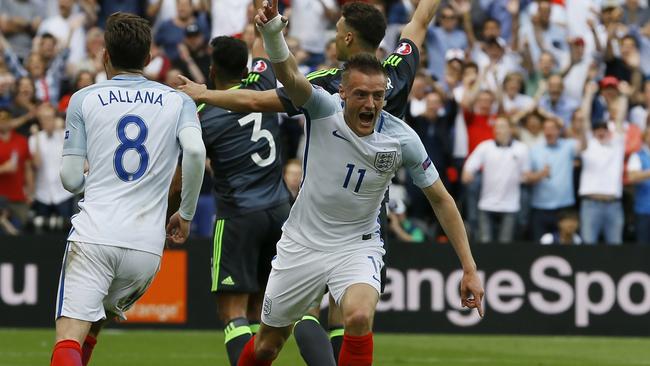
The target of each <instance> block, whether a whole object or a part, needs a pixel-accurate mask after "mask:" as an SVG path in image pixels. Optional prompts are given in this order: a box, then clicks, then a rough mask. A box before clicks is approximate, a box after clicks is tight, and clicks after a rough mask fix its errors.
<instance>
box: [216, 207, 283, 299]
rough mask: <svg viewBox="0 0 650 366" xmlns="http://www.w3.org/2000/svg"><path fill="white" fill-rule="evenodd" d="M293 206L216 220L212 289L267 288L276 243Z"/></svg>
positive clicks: (240, 289) (235, 290)
mask: <svg viewBox="0 0 650 366" xmlns="http://www.w3.org/2000/svg"><path fill="white" fill-rule="evenodd" d="M290 209H291V206H290V205H289V203H288V202H287V203H283V204H281V205H279V206H275V207H272V208H269V209H266V210H261V211H256V212H252V213H249V214H245V215H241V216H235V217H230V218H226V219H219V220H217V223H216V225H215V233H214V249H213V252H212V292H242V293H256V292H258V291H260V290H263V289H264V287H265V286H266V282H267V280H268V278H269V273H270V272H271V260H272V259H273V256H275V245H276V244H277V242H278V240H280V236H281V235H282V225H283V224H284V222H285V221H286V220H287V217H289V210H290Z"/></svg>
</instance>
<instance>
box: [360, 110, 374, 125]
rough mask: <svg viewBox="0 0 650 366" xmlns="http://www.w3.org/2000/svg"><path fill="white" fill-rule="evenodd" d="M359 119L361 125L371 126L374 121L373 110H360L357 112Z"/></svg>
mask: <svg viewBox="0 0 650 366" xmlns="http://www.w3.org/2000/svg"><path fill="white" fill-rule="evenodd" d="M359 120H360V121H361V125H362V126H364V127H372V123H373V122H374V121H375V113H374V112H361V113H359Z"/></svg>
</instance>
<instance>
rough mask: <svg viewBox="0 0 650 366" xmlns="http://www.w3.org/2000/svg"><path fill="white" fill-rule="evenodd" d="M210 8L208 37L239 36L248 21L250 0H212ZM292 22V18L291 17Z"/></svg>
mask: <svg viewBox="0 0 650 366" xmlns="http://www.w3.org/2000/svg"><path fill="white" fill-rule="evenodd" d="M209 3H211V8H210V16H211V22H210V23H211V24H212V33H211V35H210V39H212V38H214V37H218V36H231V37H237V38H240V37H241V35H242V33H243V32H244V28H245V27H246V25H247V24H248V23H249V21H250V16H249V15H250V14H249V7H251V5H252V4H253V1H252V0H212V1H210V2H209ZM292 22H293V19H292Z"/></svg>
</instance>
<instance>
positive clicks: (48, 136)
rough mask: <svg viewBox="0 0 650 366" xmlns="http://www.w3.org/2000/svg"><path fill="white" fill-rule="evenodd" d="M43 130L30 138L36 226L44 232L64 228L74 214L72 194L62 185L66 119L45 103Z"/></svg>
mask: <svg viewBox="0 0 650 366" xmlns="http://www.w3.org/2000/svg"><path fill="white" fill-rule="evenodd" d="M37 117H38V122H39V124H40V127H41V130H40V131H39V132H35V133H33V134H32V136H30V138H29V151H30V153H31V155H32V159H33V162H34V168H35V180H34V182H35V186H34V204H33V208H34V211H35V213H36V216H35V217H34V227H35V229H36V231H37V232H38V231H40V230H41V229H43V228H44V227H45V226H48V227H49V229H51V230H54V229H62V228H63V224H64V222H65V221H67V220H69V219H70V217H71V216H72V197H73V195H72V194H71V193H70V192H68V191H66V190H65V189H64V188H63V184H61V178H60V177H59V170H60V167H61V155H62V153H63V140H64V130H63V121H62V120H60V119H58V118H57V117H56V111H55V109H54V107H53V106H52V105H51V104H49V103H43V104H41V105H40V106H39V107H38V112H37Z"/></svg>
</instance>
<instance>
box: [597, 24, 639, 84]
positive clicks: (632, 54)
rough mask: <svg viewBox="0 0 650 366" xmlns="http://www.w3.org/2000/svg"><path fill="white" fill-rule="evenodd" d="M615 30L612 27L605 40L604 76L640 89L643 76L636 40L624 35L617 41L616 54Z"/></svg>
mask: <svg viewBox="0 0 650 366" xmlns="http://www.w3.org/2000/svg"><path fill="white" fill-rule="evenodd" d="M615 31H616V28H614V27H612V28H611V29H610V33H609V36H608V39H607V49H606V51H605V66H606V68H605V76H613V77H615V78H617V79H618V80H619V81H627V82H628V83H630V84H632V88H634V89H637V90H638V89H640V87H641V81H642V79H643V75H642V72H641V68H640V67H641V54H640V53H639V49H638V46H637V40H636V39H635V38H634V36H632V35H629V34H627V35H625V36H623V37H622V38H621V39H620V40H618V45H619V46H618V49H619V51H618V53H615V51H614V44H613V43H614V41H615V39H616V34H615V33H614V32H615Z"/></svg>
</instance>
